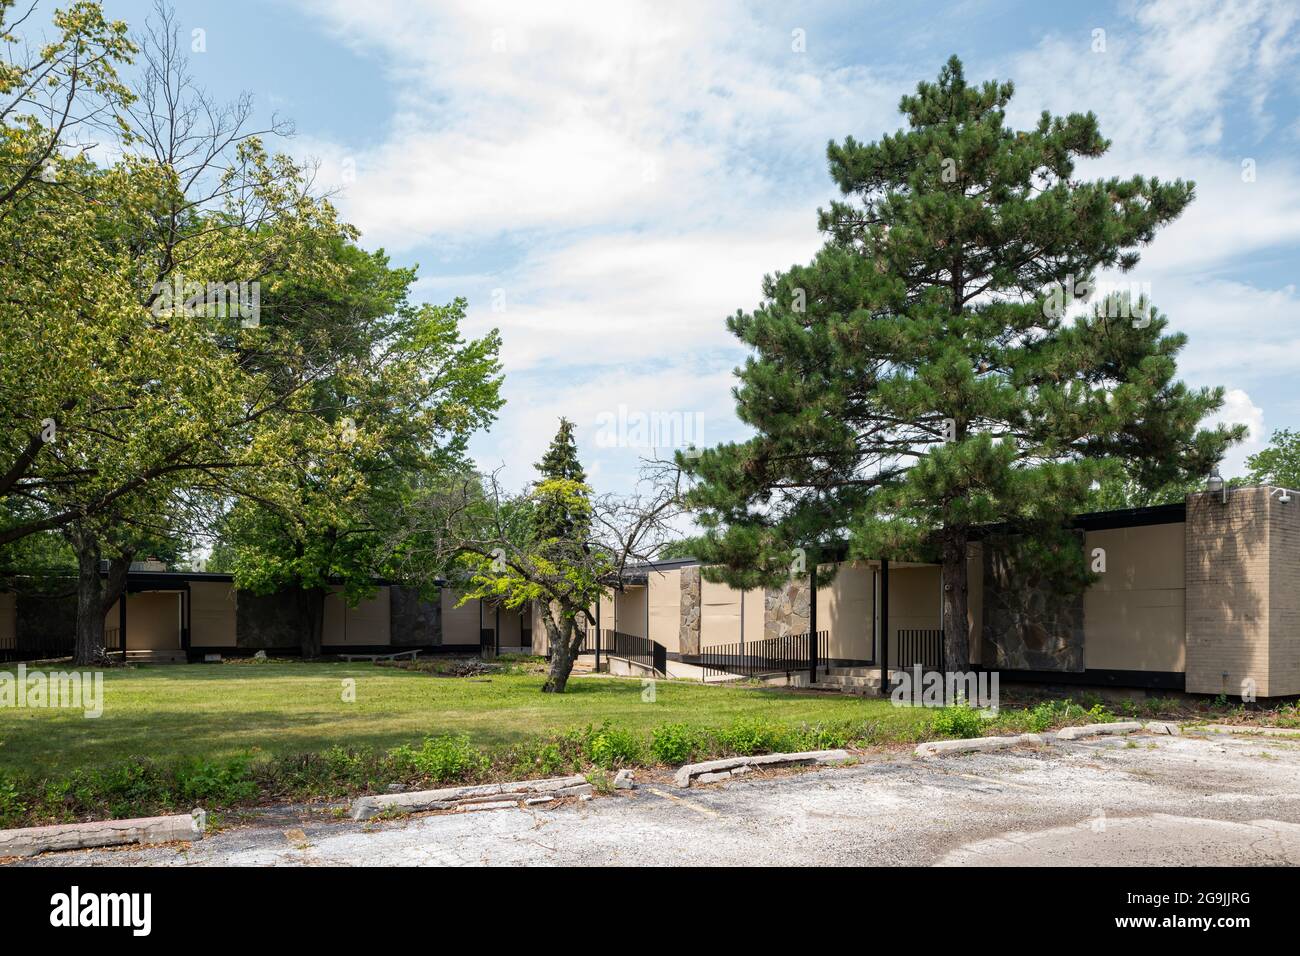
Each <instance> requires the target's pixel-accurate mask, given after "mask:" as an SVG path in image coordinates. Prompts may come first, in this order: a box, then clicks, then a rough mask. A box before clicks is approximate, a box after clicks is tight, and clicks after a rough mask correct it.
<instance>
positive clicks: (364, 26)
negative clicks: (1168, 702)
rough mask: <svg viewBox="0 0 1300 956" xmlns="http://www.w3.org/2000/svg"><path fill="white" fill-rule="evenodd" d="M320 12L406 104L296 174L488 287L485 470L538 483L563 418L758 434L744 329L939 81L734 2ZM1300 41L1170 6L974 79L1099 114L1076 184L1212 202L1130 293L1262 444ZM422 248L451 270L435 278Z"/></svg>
mask: <svg viewBox="0 0 1300 956" xmlns="http://www.w3.org/2000/svg"><path fill="white" fill-rule="evenodd" d="M310 10H311V13H312V14H313V15H316V16H320V17H323V18H324V20H325V22H326V23H327V25H328V29H329V30H331V32H333V33H334V34H335V35H336V36H337V37H338V38H339V39H340V40H341V41H342V42H345V43H347V44H349V45H351V46H353V47H355V48H357V49H360V50H363V51H365V52H366V53H367V54H370V55H372V57H373V59H374V61H375V62H376V63H377V64H378V65H379V67H380V68H381V69H383V70H384V71H385V73H386V75H387V77H388V79H389V82H390V84H391V85H392V87H393V89H394V91H395V95H396V103H397V108H396V111H395V113H394V115H393V116H392V117H391V122H390V126H389V131H388V134H387V135H386V136H385V137H384V138H383V139H382V140H381V141H378V142H374V143H365V144H355V143H354V144H342V143H334V142H328V141H321V140H317V141H311V140H303V141H301V146H300V149H301V151H303V152H306V153H310V154H313V155H316V156H319V157H320V158H321V159H322V161H323V168H322V181H323V182H325V183H333V184H338V185H340V186H342V187H343V191H342V193H341V194H340V196H339V205H340V208H341V210H342V212H343V214H344V215H345V216H346V217H347V218H349V219H350V220H351V221H353V222H355V223H356V224H357V225H358V226H360V227H361V229H362V230H363V240H364V241H365V242H366V243H367V244H368V245H383V246H385V247H386V248H388V249H389V250H390V251H391V252H394V253H396V254H397V255H398V256H399V258H400V257H403V256H410V257H411V258H417V257H418V258H421V259H422V261H423V263H424V272H423V275H424V278H423V279H422V281H421V284H420V294H422V295H428V296H429V297H430V298H435V299H446V298H449V297H450V296H451V295H453V294H457V293H460V292H465V293H467V294H469V295H470V300H471V309H470V326H471V330H472V331H474V332H481V331H482V330H483V329H485V328H487V327H490V326H498V327H500V328H501V330H502V333H503V338H504V360H505V364H506V373H507V385H506V391H507V397H508V399H509V405H508V406H507V407H506V409H505V410H504V411H503V418H502V421H501V422H500V423H499V424H498V426H497V427H496V428H495V429H494V430H493V432H492V433H490V434H489V435H486V436H480V438H479V439H477V440H476V442H475V451H476V453H477V455H478V458H479V460H480V462H481V463H482V464H484V465H491V464H492V463H493V462H501V461H504V462H506V463H507V464H508V466H509V474H510V476H511V477H512V479H513V480H514V481H516V482H522V481H525V480H527V479H528V478H529V477H530V475H531V470H530V468H529V467H528V466H529V465H531V462H533V461H535V460H536V459H537V457H539V456H540V453H541V450H542V449H543V448H544V447H545V445H546V443H547V442H548V441H549V439H550V437H551V436H552V434H553V433H554V430H555V420H556V418H557V417H558V416H559V415H561V414H566V415H568V416H569V417H571V418H573V419H574V420H575V421H577V422H578V424H579V427H580V431H581V430H582V429H584V428H588V427H591V426H592V424H593V423H594V421H595V416H596V414H597V413H598V412H599V411H600V410H603V409H609V408H612V407H617V405H618V404H620V403H625V404H627V405H628V406H630V407H634V408H642V409H646V410H655V409H658V410H673V409H684V410H701V411H703V412H704V413H705V414H706V421H707V423H708V425H709V428H708V431H709V440H710V441H713V440H721V439H723V438H728V437H733V436H734V435H737V434H739V433H740V425H739V423H738V422H736V420H735V418H734V410H733V402H732V399H731V397H730V394H729V390H730V387H731V385H732V384H733V382H732V379H731V376H730V368H731V366H732V365H733V364H735V363H736V361H737V360H738V358H739V356H740V354H741V353H740V350H739V348H738V347H737V345H736V343H735V342H734V340H733V339H732V337H731V336H730V334H729V333H728V332H727V331H726V329H725V325H724V319H725V317H726V316H727V315H729V314H731V313H734V312H735V311H736V309H738V308H743V309H748V308H750V307H752V306H753V305H754V304H756V303H757V302H758V300H759V297H760V281H761V278H762V276H763V275H764V274H765V273H769V272H772V271H775V270H779V269H783V268H785V267H787V266H788V265H789V264H790V263H792V262H796V261H805V260H807V259H808V258H809V257H810V256H811V255H812V254H813V252H814V251H815V249H816V247H817V245H818V242H819V238H818V236H817V234H816V232H815V221H814V208H815V207H816V206H818V205H822V204H824V203H825V202H826V200H827V199H828V198H829V197H830V196H831V195H832V194H833V192H834V188H833V186H832V184H831V183H830V182H829V179H828V178H827V176H826V174H825V160H824V148H825V143H826V141H827V139H829V138H837V139H838V138H842V137H843V136H845V135H847V134H852V135H854V136H856V137H857V138H859V139H864V140H871V139H875V138H877V137H878V136H879V135H880V134H882V133H885V132H892V131H893V130H894V129H896V128H897V127H898V126H899V125H900V124H901V122H902V120H901V118H900V117H899V116H898V114H897V113H896V104H897V101H898V96H899V94H900V93H902V92H904V91H906V90H910V89H911V88H912V87H913V86H914V85H915V83H916V82H917V81H918V80H920V79H925V78H931V77H932V76H933V75H934V72H935V70H936V69H937V67H938V63H931V64H928V65H927V64H924V63H916V62H910V63H902V62H897V63H891V64H890V65H888V66H881V65H880V64H879V63H878V62H876V61H875V60H876V59H878V58H873V59H872V60H871V61H867V60H866V59H865V58H866V57H868V56H871V53H870V52H869V51H864V53H863V57H864V60H863V61H862V62H859V63H856V64H853V65H849V66H845V65H843V64H842V63H829V62H826V61H822V60H819V59H818V58H817V55H816V54H817V51H818V46H817V44H815V43H812V44H811V45H810V47H809V52H808V53H806V54H794V53H792V51H791V50H790V28H791V27H792V26H796V25H798V24H795V23H786V22H784V14H783V13H781V12H772V11H771V10H765V9H762V8H754V7H751V6H748V5H745V4H742V3H740V2H739V0H724V2H723V3H720V4H711V5H703V4H686V3H681V4H678V3H666V4H665V3H649V2H643V3H627V4H612V5H611V4H605V3H601V4H596V3H594V2H593V3H583V4H538V3H531V4H515V3H504V2H495V0H486V2H470V0H463V2H453V3H443V2H439V3H434V2H432V0H429V2H410V0H405V2H399V0H368V2H367V3H365V4H355V3H351V2H348V0H333V2H330V3H327V4H325V5H323V6H322V5H316V4H313V5H312V6H311V7H310ZM1297 16H1298V14H1297V8H1296V6H1295V4H1294V3H1288V2H1269V0H1243V2H1229V3H1222V4H1211V3H1208V2H1195V0H1191V2H1182V0H1159V2H1155V3H1147V4H1137V5H1134V6H1131V7H1130V6H1124V7H1122V8H1121V11H1120V15H1118V16H1113V17H1108V18H1106V20H1107V22H1105V23H1099V24H1098V25H1099V26H1104V27H1105V28H1106V29H1107V50H1106V52H1105V53H1104V54H1093V53H1091V52H1090V50H1089V44H1090V41H1091V34H1090V30H1082V31H1080V33H1079V34H1078V35H1077V36H1076V35H1064V34H1061V33H1059V32H1058V33H1054V34H1052V35H1049V36H1047V37H1045V38H1043V39H1042V40H1041V41H1040V42H1039V43H1037V44H1035V45H1034V46H1033V47H1031V48H1028V49H1025V50H1022V51H1019V52H1015V53H1012V54H1009V55H1005V56H1002V57H999V58H997V59H995V60H994V61H993V62H991V63H976V62H974V61H973V60H968V62H967V73H968V76H969V77H970V79H972V80H982V79H983V78H985V77H986V76H998V77H1010V78H1012V79H1014V80H1015V81H1016V87H1017V96H1016V99H1015V100H1014V101H1013V104H1012V110H1011V112H1010V115H1009V116H1008V122H1009V123H1011V124H1013V125H1016V126H1026V125H1031V124H1032V123H1033V122H1035V121H1036V119H1037V116H1038V113H1039V112H1040V111H1041V110H1042V109H1050V110H1052V111H1053V112H1056V113H1064V112H1070V111H1075V110H1078V111H1084V110H1093V111H1095V112H1096V113H1097V114H1098V115H1099V118H1100V121H1101V126H1102V132H1103V134H1104V135H1106V136H1108V137H1109V138H1111V139H1112V140H1113V141H1114V147H1113V149H1112V150H1111V152H1110V153H1109V154H1108V155H1107V156H1106V157H1104V158H1103V159H1101V160H1098V161H1092V162H1086V163H1081V164H1080V168H1079V175H1081V176H1087V177H1094V176H1103V175H1122V176H1129V175H1133V174H1134V173H1142V174H1144V175H1158V176H1160V177H1162V178H1166V179H1172V178H1184V179H1194V180H1195V181H1196V182H1197V194H1198V198H1197V201H1196V202H1195V203H1193V204H1192V206H1191V207H1190V209H1189V210H1188V211H1187V212H1186V213H1185V214H1184V216H1183V217H1182V218H1181V219H1180V220H1179V221H1177V222H1176V223H1175V224H1174V225H1172V226H1171V227H1170V228H1168V229H1167V230H1165V231H1164V232H1162V233H1161V234H1160V236H1159V237H1158V238H1157V240H1156V242H1155V243H1154V244H1153V245H1152V246H1151V247H1150V248H1149V249H1148V250H1145V252H1144V257H1143V262H1142V264H1141V265H1140V266H1139V267H1138V270H1137V271H1136V272H1135V273H1134V275H1133V276H1132V278H1134V279H1137V280H1139V281H1149V282H1150V283H1151V287H1152V294H1153V298H1154V300H1155V302H1156V304H1157V305H1158V306H1159V307H1160V308H1161V309H1162V310H1163V311H1165V312H1166V313H1168V314H1169V316H1170V317H1171V320H1172V323H1173V326H1174V328H1175V329H1180V330H1183V331H1187V332H1188V333H1189V335H1190V337H1191V343H1190V345H1189V347H1188V349H1187V352H1186V353H1185V356H1184V361H1183V371H1184V374H1185V375H1186V377H1187V378H1188V379H1189V380H1190V381H1191V382H1192V383H1193V384H1225V385H1227V386H1229V387H1230V388H1231V391H1230V393H1229V394H1230V396H1231V400H1230V403H1229V404H1230V407H1229V408H1228V409H1225V412H1224V414H1225V415H1228V414H1232V415H1236V416H1238V417H1237V418H1235V419H1232V420H1243V421H1249V422H1252V423H1255V424H1256V425H1257V426H1258V427H1260V428H1262V414H1263V413H1262V412H1261V411H1260V409H1259V407H1258V406H1257V405H1255V404H1254V402H1253V401H1252V399H1251V398H1250V396H1252V395H1253V396H1255V398H1256V399H1257V400H1259V401H1261V402H1264V401H1265V400H1264V399H1262V398H1260V396H1261V395H1264V394H1267V392H1268V389H1267V388H1265V387H1263V386H1262V385H1261V381H1262V380H1264V379H1267V378H1268V377H1269V376H1281V375H1284V374H1285V373H1286V372H1287V369H1288V368H1294V367H1296V360H1297V358H1300V334H1297V333H1295V332H1293V331H1292V330H1293V329H1296V328H1300V324H1298V323H1297V322H1296V321H1295V319H1296V317H1297V312H1296V309H1297V306H1298V305H1300V303H1297V300H1296V291H1295V288H1294V286H1289V285H1284V283H1283V282H1275V283H1274V285H1275V286H1277V287H1274V288H1270V287H1269V283H1268V282H1267V281H1265V280H1263V279H1261V278H1259V277H1258V276H1252V277H1251V279H1250V280H1249V281H1247V280H1246V279H1243V278H1242V277H1241V275H1240V272H1241V271H1242V270H1243V269H1247V268H1249V267H1251V266H1253V265H1258V264H1259V263H1260V262H1262V261H1264V260H1265V259H1266V258H1267V257H1275V256H1277V255H1278V254H1279V250H1280V249H1283V250H1284V249H1286V248H1287V247H1288V246H1290V247H1294V246H1295V245H1296V244H1300V162H1298V161H1297V160H1296V159H1293V158H1291V152H1292V151H1286V150H1281V149H1278V148H1275V147H1272V146H1271V143H1270V141H1269V139H1268V137H1269V135H1270V134H1272V135H1275V136H1279V137H1282V136H1291V137H1292V138H1294V136H1295V130H1297V129H1300V126H1297V125H1295V123H1294V118H1293V117H1286V116H1282V115H1275V114H1276V113H1277V110H1278V109H1279V104H1278V103H1277V102H1276V101H1275V100H1274V99H1273V94H1274V93H1275V92H1276V91H1277V90H1278V89H1279V87H1280V85H1281V84H1282V83H1284V82H1289V81H1290V78H1291V77H1292V76H1293V74H1294V72H1295V66H1296V60H1297V57H1298V55H1300V54H1298V49H1297V43H1298V41H1297V30H1296V26H1297V22H1300V21H1298V20H1297ZM900 42H903V43H904V44H906V42H908V37H907V36H904V37H902V38H901V40H900ZM886 55H890V54H886ZM1244 158H1253V159H1255V160H1256V163H1257V167H1256V173H1257V175H1256V178H1255V181H1254V182H1249V183H1248V182H1243V180H1242V177H1241V161H1242V159H1244ZM345 160H349V161H350V167H349V168H355V178H354V179H352V180H351V181H350V182H344V179H345V178H346V177H345V175H344V172H345V166H344V162H345ZM426 250H434V254H435V256H437V257H440V258H441V260H442V261H445V262H449V263H454V267H453V268H451V269H449V270H448V271H449V272H451V271H454V272H456V273H457V274H456V275H454V276H452V275H437V274H434V273H431V271H430V264H429V261H428V258H427V256H425V255H424V253H425V251H426ZM417 253H419V255H418V256H417V255H416V254H417ZM467 262H468V263H469V265H468V266H467V265H465V263H467ZM461 283H463V285H461ZM497 288H499V289H501V290H503V291H504V294H505V297H506V299H505V301H506V310H505V311H504V312H495V311H493V310H492V309H491V301H490V297H489V293H490V292H491V290H493V289H497ZM1265 403H1266V404H1267V402H1265ZM1270 408H1273V406H1272V405H1270ZM1294 410H1295V412H1296V413H1297V414H1300V406H1297V407H1296V408H1295V409H1294ZM615 452H618V453H617V454H616V453H615ZM626 452H627V450H626V449H615V450H600V449H595V448H594V447H592V446H591V445H590V443H588V444H587V445H584V454H587V456H588V458H589V460H590V463H591V471H592V473H593V475H597V474H598V475H600V476H601V479H602V481H609V482H611V483H612V484H613V483H616V482H618V481H622V480H624V479H625V478H626V476H627V475H629V474H631V472H632V471H633V470H634V467H635V458H636V457H637V456H636V455H635V454H631V455H629V454H626ZM1245 453H1248V452H1247V451H1244V450H1243V451H1242V452H1241V453H1240V454H1238V455H1237V456H1236V457H1237V458H1238V459H1240V458H1244V454H1245Z"/></svg>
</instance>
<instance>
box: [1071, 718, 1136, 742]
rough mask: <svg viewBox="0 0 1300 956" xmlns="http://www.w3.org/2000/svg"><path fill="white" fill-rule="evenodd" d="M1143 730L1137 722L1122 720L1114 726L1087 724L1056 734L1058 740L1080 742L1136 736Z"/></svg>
mask: <svg viewBox="0 0 1300 956" xmlns="http://www.w3.org/2000/svg"><path fill="white" fill-rule="evenodd" d="M1141 729H1142V725H1141V724H1139V723H1138V722H1137V721H1136V720H1121V721H1117V722H1116V723H1113V724H1085V725H1084V726H1082V727H1063V728H1061V729H1060V730H1058V731H1057V732H1056V739H1057V740H1079V739H1080V738H1083V737H1101V736H1105V735H1110V734H1135V733H1137V732H1138V731H1139V730H1141Z"/></svg>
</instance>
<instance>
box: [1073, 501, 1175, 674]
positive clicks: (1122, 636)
mask: <svg viewBox="0 0 1300 956" xmlns="http://www.w3.org/2000/svg"><path fill="white" fill-rule="evenodd" d="M1084 546H1085V548H1086V551H1087V556H1088V559H1089V561H1091V560H1092V555H1093V551H1094V549H1096V548H1103V549H1104V550H1105V552H1106V571H1105V572H1104V573H1103V574H1102V575H1101V578H1100V579H1099V580H1098V581H1097V582H1096V583H1095V584H1094V585H1093V586H1092V587H1090V588H1089V589H1088V591H1087V592H1086V593H1085V594H1084V596H1083V627H1084V644H1083V650H1084V666H1085V667H1086V668H1087V669H1089V670H1143V671H1182V670H1184V668H1185V667H1186V633H1187V626H1186V616H1185V594H1186V592H1185V589H1184V585H1183V581H1184V568H1185V564H1186V537H1185V526H1184V525H1183V524H1181V523H1179V524H1163V525H1146V526H1142V527H1135V528H1113V529H1109V530H1106V531H1090V532H1088V534H1087V536H1086V540H1085V545H1084Z"/></svg>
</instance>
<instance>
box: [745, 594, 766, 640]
mask: <svg viewBox="0 0 1300 956" xmlns="http://www.w3.org/2000/svg"><path fill="white" fill-rule="evenodd" d="M744 608H745V614H744V625H745V640H746V641H761V640H762V639H763V615H764V614H766V613H767V596H766V595H765V594H764V593H763V589H762V588H754V589H753V590H750V591H746V592H745V600H744Z"/></svg>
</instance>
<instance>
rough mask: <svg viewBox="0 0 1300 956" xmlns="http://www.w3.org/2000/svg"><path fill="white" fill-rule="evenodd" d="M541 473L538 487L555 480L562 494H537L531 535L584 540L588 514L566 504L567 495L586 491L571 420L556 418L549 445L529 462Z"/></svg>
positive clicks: (588, 529) (584, 493)
mask: <svg viewBox="0 0 1300 956" xmlns="http://www.w3.org/2000/svg"><path fill="white" fill-rule="evenodd" d="M533 467H534V468H536V469H537V473H538V474H539V475H540V476H541V477H540V479H539V481H538V486H539V488H542V487H544V486H546V485H547V484H548V483H550V482H559V483H562V484H561V485H559V486H557V487H560V488H561V490H562V491H563V492H564V493H563V494H557V495H547V494H541V495H539V496H538V500H537V503H536V506H535V510H534V511H533V529H534V532H535V534H534V537H535V538H536V539H537V540H539V541H546V540H554V541H559V542H565V541H568V542H572V541H584V540H585V539H586V537H587V533H588V532H589V531H590V516H589V514H588V513H587V512H586V511H585V510H579V511H575V510H574V509H572V508H569V507H567V506H566V504H565V502H566V501H568V500H569V495H570V494H571V493H572V492H574V491H575V490H576V491H579V492H580V493H581V495H582V496H583V497H587V496H588V495H589V490H588V488H587V474H586V472H584V471H583V470H582V462H581V461H579V460H578V443H577V441H576V440H575V439H574V437H573V422H571V421H569V420H568V419H567V418H561V419H560V427H559V430H558V431H556V433H555V437H554V438H553V439H551V444H550V447H548V448H547V449H546V454H544V455H543V456H542V460H541V461H539V462H538V463H537V464H536V465H534V466H533Z"/></svg>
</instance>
